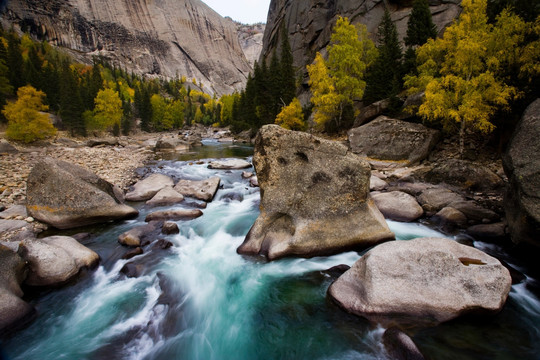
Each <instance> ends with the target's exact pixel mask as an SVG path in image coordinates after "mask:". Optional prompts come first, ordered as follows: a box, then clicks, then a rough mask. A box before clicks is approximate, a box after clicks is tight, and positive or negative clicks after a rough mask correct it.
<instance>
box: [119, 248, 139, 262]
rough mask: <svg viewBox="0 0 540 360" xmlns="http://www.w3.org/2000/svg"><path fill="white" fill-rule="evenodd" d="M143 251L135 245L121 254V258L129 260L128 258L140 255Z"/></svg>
mask: <svg viewBox="0 0 540 360" xmlns="http://www.w3.org/2000/svg"><path fill="white" fill-rule="evenodd" d="M143 253H144V251H143V249H142V248H141V247H136V248H135V249H131V250H129V251H128V252H127V253H125V254H124V255H123V256H122V259H124V260H129V259H132V258H134V257H135V256H138V255H142V254H143Z"/></svg>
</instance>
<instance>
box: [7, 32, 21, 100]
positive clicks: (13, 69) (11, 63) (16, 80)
mask: <svg viewBox="0 0 540 360" xmlns="http://www.w3.org/2000/svg"><path fill="white" fill-rule="evenodd" d="M7 41H8V48H7V63H6V65H7V67H8V68H9V82H10V83H11V86H13V88H14V90H15V91H16V90H17V89H18V88H20V87H21V86H23V85H24V72H23V64H24V62H23V57H22V54H21V49H20V47H19V45H20V39H19V37H18V36H17V34H15V32H13V31H11V32H9V33H8V34H7Z"/></svg>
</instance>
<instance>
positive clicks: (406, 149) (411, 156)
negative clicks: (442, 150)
mask: <svg viewBox="0 0 540 360" xmlns="http://www.w3.org/2000/svg"><path fill="white" fill-rule="evenodd" d="M348 135H349V143H350V147H351V150H352V151H353V152H354V153H355V154H359V155H361V156H366V157H368V158H370V159H374V160H376V161H381V160H382V161H390V162H392V163H394V164H397V165H399V166H411V165H414V164H417V163H419V162H420V161H422V160H424V159H425V158H426V157H427V156H428V154H429V152H430V151H431V149H432V148H433V147H434V146H435V144H436V143H437V140H438V138H439V132H438V131H437V130H433V129H429V128H427V127H425V126H424V125H422V124H413V123H408V122H406V121H401V120H396V119H391V118H388V117H386V116H379V117H378V118H377V119H375V120H373V121H372V122H370V123H368V124H366V125H363V126H360V127H357V128H354V129H351V130H349V133H348Z"/></svg>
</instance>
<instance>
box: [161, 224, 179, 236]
mask: <svg viewBox="0 0 540 360" xmlns="http://www.w3.org/2000/svg"><path fill="white" fill-rule="evenodd" d="M161 232H162V233H163V234H165V235H171V234H178V233H179V232H180V229H179V228H178V224H177V223H175V222H173V221H165V223H164V224H163V227H162V228H161Z"/></svg>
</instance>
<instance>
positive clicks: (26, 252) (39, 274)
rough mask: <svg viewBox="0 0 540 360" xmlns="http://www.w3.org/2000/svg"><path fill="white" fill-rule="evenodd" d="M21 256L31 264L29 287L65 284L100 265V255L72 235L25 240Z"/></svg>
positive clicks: (28, 278)
mask: <svg viewBox="0 0 540 360" xmlns="http://www.w3.org/2000/svg"><path fill="white" fill-rule="evenodd" d="M19 253H20V254H21V256H22V258H23V259H24V260H26V261H27V262H28V265H29V268H30V272H29V273H28V277H27V279H26V281H25V284H27V285H30V286H59V285H63V284H65V283H66V282H68V281H70V280H71V279H73V278H74V277H75V276H77V274H78V273H79V271H80V270H81V269H82V268H89V267H93V266H94V265H96V264H97V263H98V262H99V256H98V254H96V253H95V252H94V251H92V250H90V249H88V248H87V247H85V246H83V245H81V244H80V243H79V242H78V241H77V240H75V239H73V238H71V237H68V236H51V237H48V238H43V239H33V240H25V241H23V242H22V244H21V248H20V250H19Z"/></svg>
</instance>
